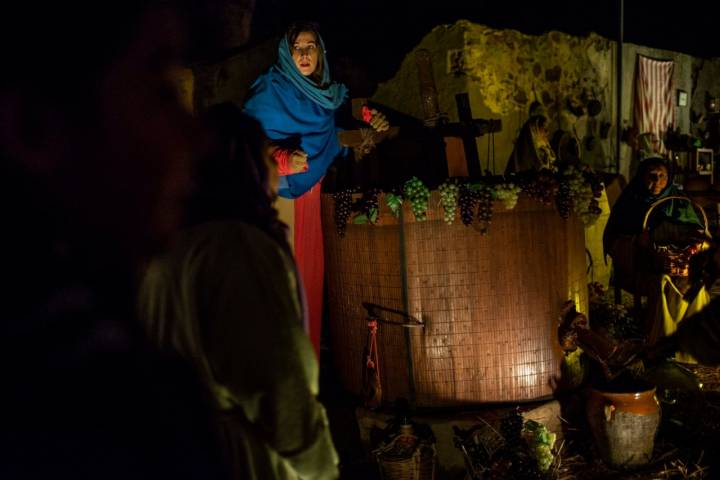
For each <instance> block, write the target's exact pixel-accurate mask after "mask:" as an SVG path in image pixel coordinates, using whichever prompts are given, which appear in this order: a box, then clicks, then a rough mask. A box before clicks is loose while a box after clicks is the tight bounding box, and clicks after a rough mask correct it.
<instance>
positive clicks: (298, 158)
mask: <svg viewBox="0 0 720 480" xmlns="http://www.w3.org/2000/svg"><path fill="white" fill-rule="evenodd" d="M307 159H308V155H307V153H305V152H303V151H302V150H293V152H292V153H291V154H290V172H291V173H301V172H305V171H307V169H308V161H307Z"/></svg>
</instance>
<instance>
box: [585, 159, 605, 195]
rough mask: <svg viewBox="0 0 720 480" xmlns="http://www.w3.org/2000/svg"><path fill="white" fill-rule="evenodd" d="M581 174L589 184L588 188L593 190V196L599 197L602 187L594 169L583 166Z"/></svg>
mask: <svg viewBox="0 0 720 480" xmlns="http://www.w3.org/2000/svg"><path fill="white" fill-rule="evenodd" d="M582 175H583V177H584V178H585V182H586V183H587V184H588V185H590V189H591V190H592V192H593V197H595V198H600V196H601V195H602V191H603V188H604V187H603V184H602V182H601V181H600V178H599V177H598V175H597V173H595V171H594V170H593V169H592V168H590V166H585V168H584V169H583V171H582Z"/></svg>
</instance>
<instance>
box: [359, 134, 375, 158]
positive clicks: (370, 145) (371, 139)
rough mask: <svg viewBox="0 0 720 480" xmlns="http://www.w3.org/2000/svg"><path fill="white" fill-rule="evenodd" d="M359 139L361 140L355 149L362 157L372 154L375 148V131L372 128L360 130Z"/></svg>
mask: <svg viewBox="0 0 720 480" xmlns="http://www.w3.org/2000/svg"><path fill="white" fill-rule="evenodd" d="M360 138H361V139H362V140H361V143H360V145H359V146H358V147H357V148H358V150H359V151H360V153H362V155H363V156H364V155H367V154H368V153H370V152H372V151H373V149H374V148H375V130H373V129H372V128H361V129H360Z"/></svg>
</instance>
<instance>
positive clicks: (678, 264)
mask: <svg viewBox="0 0 720 480" xmlns="http://www.w3.org/2000/svg"><path fill="white" fill-rule="evenodd" d="M669 200H684V201H686V202H689V203H690V204H692V206H693V207H695V209H696V210H697V211H699V212H700V214H701V215H702V218H703V229H704V235H705V239H703V240H698V241H695V242H692V243H690V244H688V245H683V246H676V245H657V244H653V245H652V246H651V247H648V248H647V249H646V250H647V253H648V254H649V256H650V258H651V260H652V262H653V267H654V269H655V270H656V271H657V272H659V273H666V274H668V275H670V276H674V277H687V276H689V275H690V259H691V258H692V257H693V255H695V254H696V253H698V252H701V251H703V250H706V249H707V248H709V246H710V244H709V240H710V239H711V238H712V237H711V235H710V231H709V229H708V219H707V215H706V214H705V210H704V209H703V208H702V206H700V205H699V204H697V203H696V202H693V201H692V200H691V199H689V198H687V197H682V196H679V195H671V196H668V197H665V198H661V199H660V200H658V201H657V202H655V203H653V204H652V205H651V206H650V208H649V209H648V211H647V213H646V214H645V219H644V220H643V232H648V231H649V229H648V220H649V219H650V215H651V214H652V212H653V210H654V209H655V208H657V207H658V206H660V205H662V204H663V203H665V202H667V201H669Z"/></svg>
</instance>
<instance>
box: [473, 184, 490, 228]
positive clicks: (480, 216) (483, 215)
mask: <svg viewBox="0 0 720 480" xmlns="http://www.w3.org/2000/svg"><path fill="white" fill-rule="evenodd" d="M477 197H478V211H477V220H478V222H479V223H480V233H482V234H483V235H487V232H488V229H489V228H490V223H491V222H492V214H493V190H492V187H490V186H487V185H484V186H483V187H482V188H480V189H479V190H478V191H477Z"/></svg>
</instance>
